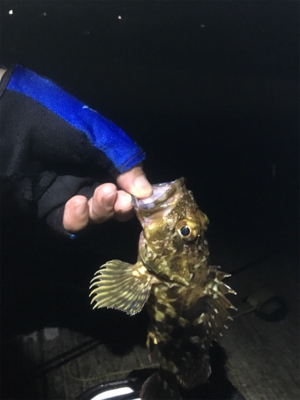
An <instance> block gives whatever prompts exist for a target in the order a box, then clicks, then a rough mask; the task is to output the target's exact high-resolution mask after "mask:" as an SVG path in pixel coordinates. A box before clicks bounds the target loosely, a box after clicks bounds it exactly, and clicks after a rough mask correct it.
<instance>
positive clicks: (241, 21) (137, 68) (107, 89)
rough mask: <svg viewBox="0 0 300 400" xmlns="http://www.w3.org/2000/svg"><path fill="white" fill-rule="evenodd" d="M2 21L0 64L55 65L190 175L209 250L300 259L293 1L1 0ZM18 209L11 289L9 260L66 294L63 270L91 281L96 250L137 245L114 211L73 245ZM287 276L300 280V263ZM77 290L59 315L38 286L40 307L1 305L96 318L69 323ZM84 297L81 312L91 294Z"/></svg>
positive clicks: (10, 250) (154, 168) (9, 251)
mask: <svg viewBox="0 0 300 400" xmlns="http://www.w3.org/2000/svg"><path fill="white" fill-rule="evenodd" d="M10 10H13V13H10ZM1 28H2V32H1V63H2V64H3V65H6V66H8V65H9V64H10V63H14V62H17V63H19V64H22V65H23V66H24V67H27V68H29V69H32V70H34V71H35V72H37V73H38V74H40V75H42V76H47V77H48V78H50V79H52V80H53V81H55V82H56V83H58V84H59V85H60V86H61V87H63V88H64V89H65V90H66V91H68V92H69V93H71V94H73V95H75V96H76V97H77V98H79V99H80V100H82V101H83V102H85V103H86V104H88V105H89V106H90V107H91V108H94V109H96V110H97V111H99V112H100V113H101V114H102V115H104V116H105V117H107V118H109V119H110V120H112V121H113V122H114V123H115V124H117V125H119V126H120V127H121V128H122V129H124V130H125V132H127V133H128V134H129V136H131V138H132V139H133V140H135V141H136V142H137V143H138V144H139V145H140V146H141V147H142V148H143V149H144V150H145V152H146V155H147V158H146V161H145V163H144V169H145V171H146V174H147V176H148V179H149V180H150V181H151V182H152V183H158V182H165V181H171V180H174V179H176V178H179V177H181V176H184V177H185V178H186V181H187V186H188V188H189V189H191V190H192V191H193V193H194V196H195V198H196V200H197V202H198V204H199V207H200V208H201V209H202V210H203V211H204V212H205V213H206V214H207V215H208V217H209V219H210V221H211V223H210V226H209V233H208V238H209V242H210V244H211V252H212V256H213V257H214V256H215V257H216V259H218V254H214V252H217V251H218V248H219V246H222V248H223V247H224V246H226V247H228V248H230V250H231V251H232V252H234V251H235V249H238V251H241V252H247V253H248V257H247V259H248V260H252V261H253V260H254V261H255V260H257V259H260V258H263V257H269V256H270V257H276V254H279V253H280V255H281V257H284V256H285V255H287V256H288V257H293V258H295V259H297V257H298V246H299V227H298V226H299V96H298V91H299V85H298V79H299V69H298V66H299V29H298V28H299V3H298V2H297V1H285V2H283V1H278V2H277V1H185V2H183V1H67V0H66V1H62V0H61V1H42V0H41V1H35V0H31V1H17V0H15V1H5V0H3V1H2V3H1ZM106 176H107V175H106V173H104V172H103V179H106ZM110 179H112V178H110ZM9 212H11V213H12V215H13V217H12V219H13V222H12V225H10V226H9V228H8V229H7V231H5V230H3V231H2V238H3V236H5V238H4V239H2V240H4V243H5V245H3V246H2V248H3V253H4V256H3V258H4V261H3V263H4V272H3V277H6V275H7V276H8V280H10V279H11V280H12V281H13V283H12V286H11V287H14V285H15V281H14V279H13V278H12V272H11V271H13V274H14V276H20V277H21V276H22V279H23V278H24V276H25V277H26V278H28V279H29V281H30V283H29V286H30V287H31V285H32V287H34V282H43V279H47V282H48V283H47V285H48V286H49V287H48V286H47V285H46V286H47V288H46V289H47V290H46V293H48V292H49V293H50V292H51V291H52V290H53V287H54V286H55V289H54V291H55V292H56V291H57V293H56V295H57V296H58V297H59V296H60V289H59V288H60V287H62V286H59V285H65V284H66V282H67V284H69V283H70V284H72V285H75V286H82V287H84V290H85V288H87V287H88V281H89V279H90V278H91V275H92V274H93V272H94V271H95V266H96V268H97V266H98V265H99V264H100V263H101V261H105V260H107V259H110V258H111V257H112V258H121V259H124V260H126V261H128V262H130V261H134V259H135V257H136V251H137V249H136V248H137V234H138V232H139V230H140V228H139V226H138V224H137V222H136V221H131V222H128V223H125V224H118V223H114V222H112V223H108V224H107V226H105V227H103V226H102V227H100V228H99V229H98V230H96V229H95V235H92V237H91V238H90V239H89V240H90V241H87V240H83V244H82V247H80V246H81V245H79V246H78V247H77V246H73V245H70V244H69V243H66V241H65V239H61V238H57V237H56V236H55V234H54V233H52V232H49V231H48V230H47V229H46V228H44V227H43V226H40V223H39V222H38V221H33V220H28V217H26V216H22V215H21V217H20V218H24V221H25V222H24V225H23V227H22V228H21V227H18V223H19V221H20V220H19V219H18V218H19V214H18V213H19V210H17V208H15V209H11V207H10V208H9ZM21 214H22V213H21ZM26 218H27V219H26ZM32 221H33V222H32ZM4 226H5V227H6V228H7V222H6V224H5V221H4ZM7 232H8V233H7ZM28 232H29V233H28ZM37 232H38V233H37ZM40 232H42V233H40ZM12 238H13V239H12ZM16 246H18V249H19V251H18V256H17V255H16V254H14V252H15V249H16ZM75 247H76V248H75ZM54 248H55V251H54V253H53V249H54ZM50 254H51V256H49V255H50ZM49 257H50V258H49ZM89 258H90V259H89ZM51 260H52V261H53V260H55V262H54V264H55V265H54V266H53V262H51ZM74 260H76V261H75V262H74ZM86 260H88V262H87V261H86ZM99 260H100V261H99ZM41 262H42V263H43V265H44V268H43V269H42V270H41V267H40V265H41ZM12 266H13V267H12ZM235 267H236V266H234V265H231V266H230V265H226V268H225V269H226V270H230V271H233V270H234V269H235ZM239 267H240V265H239ZM11 268H13V270H11ZM274 268H276V267H274ZM25 271H26V273H25ZM28 271H29V272H28ZM70 271H72V274H71V275H72V276H71V278H70ZM286 274H291V277H292V279H297V278H298V269H297V271H296V270H295V269H293V270H291V271H289V270H288V267H287V270H286ZM275 275H276V273H275ZM45 277H46V278H45ZM49 282H50V283H49ZM51 282H60V283H59V284H58V285H55V284H53V286H51ZM7 290H8V289H7ZM12 290H13V289H12ZM14 290H16V288H15V289H14ZM30 290H31V289H30ZM32 290H33V289H32ZM34 290H35V289H34ZM68 290H70V292H68V293H70V296H69V295H68V296H69V297H68V296H67V295H66V294H65V293H66V292H64V295H62V297H63V296H65V300H64V301H65V303H64V304H65V305H64V306H63V307H62V308H61V309H60V310H59V313H58V314H57V313H55V312H54V311H53V307H52V306H53V305H51V304H49V305H48V306H46V307H48V308H47V312H46V313H44V310H45V309H43V312H42V311H41V310H39V307H41V308H43V307H44V306H42V305H41V302H44V301H45V299H43V296H46V297H47V300H46V301H45V303H44V304H46V303H47V301H48V302H49V299H48V296H47V295H45V293H43V290H41V289H39V290H37V292H39V293H36V294H35V298H34V299H33V298H30V299H28V300H27V301H28V304H30V308H31V309H32V310H33V311H32V316H28V315H27V317H26V318H25V317H24V315H23V316H22V317H20V316H18V317H17V318H15V319H14V317H13V316H12V315H13V314H14V312H13V313H11V311H4V312H3V318H4V319H5V321H6V323H7V324H8V328H7V330H5V334H6V335H11V334H14V333H24V332H27V333H28V332H29V331H30V330H31V329H32V328H33V327H34V328H35V329H37V328H41V327H42V326H49V325H51V324H62V325H63V324H67V325H68V324H69V325H70V326H71V327H72V328H74V329H79V328H78V326H80V327H81V328H82V330H86V331H89V329H92V326H94V325H93V324H96V323H97V322H96V321H95V320H94V316H91V317H90V318H91V320H92V322H90V320H89V322H86V323H85V324H82V323H81V322H78V321H77V322H74V323H73V321H71V317H70V321H69V322H66V318H65V315H66V314H68V315H71V314H72V302H70V304H67V303H68V300H66V299H68V298H70V297H72V289H71V288H69V289H68ZM47 291H48V292H47ZM38 296H41V298H39V297H38ZM25 297H26V296H25ZM58 297H57V298H58ZM37 299H39V301H38V302H37V301H36V300H37ZM81 299H82V298H81V297H80V295H79V294H78V304H79V302H80V301H82V300H81ZM76 301H77V300H76ZM37 303H38V304H39V306H37ZM11 306H12V307H13V304H11ZM31 306H32V307H31ZM85 307H87V308H85ZM79 308H80V310H79V311H78V315H79V314H80V311H82V313H86V312H87V309H88V306H86V305H85V304H84V305H79ZM70 310H71V311H70ZM75 313H76V314H77V311H76V312H75ZM45 314H47V315H45ZM8 315H9V316H8ZM142 318H144V317H141V318H140V320H142ZM125 319H126V318H125V317H124V319H123V316H122V317H120V320H121V322H118V324H121V323H122V321H123V322H124V321H125ZM7 321H8V322H7ZM62 321H63V322H62ZM113 323H115V324H117V322H116V321H114V322H113ZM130 323H132V320H130ZM83 325H84V326H83ZM137 325H138V323H136V326H137ZM54 326H55V325H54ZM81 328H80V329H81ZM137 329H139V328H137ZM110 334H114V333H112V331H111V330H107V335H110ZM125 335H126V333H125Z"/></svg>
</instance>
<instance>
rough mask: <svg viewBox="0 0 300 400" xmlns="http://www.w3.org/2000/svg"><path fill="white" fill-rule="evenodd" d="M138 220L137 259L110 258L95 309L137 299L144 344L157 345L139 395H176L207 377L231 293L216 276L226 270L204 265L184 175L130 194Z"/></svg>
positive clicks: (199, 218)
mask: <svg viewBox="0 0 300 400" xmlns="http://www.w3.org/2000/svg"><path fill="white" fill-rule="evenodd" d="M133 205H134V208H135V212H136V215H137V217H138V219H139V221H140V223H141V225H142V228H143V230H142V232H141V235H140V240H139V253H138V259H137V262H136V264H134V265H132V264H128V263H125V262H123V261H119V260H112V261H109V262H107V263H106V264H104V265H103V266H102V267H100V269H99V271H97V272H96V274H95V275H96V276H95V277H94V279H93V280H92V285H91V287H92V288H93V290H92V292H91V295H92V296H93V298H92V303H93V302H95V304H94V308H101V307H109V308H116V309H118V310H121V311H125V312H126V313H128V314H130V315H133V314H136V313H138V312H140V311H141V310H142V308H143V307H144V305H145V304H146V307H147V309H148V312H149V315H150V327H149V331H148V339H147V346H148V348H149V349H150V351H151V352H153V351H154V350H155V349H158V353H159V357H160V369H159V371H158V372H157V373H156V374H154V375H152V376H151V377H150V378H148V379H147V381H146V382H145V383H144V385H143V388H142V391H141V397H142V399H147V400H148V399H149V400H150V399H152V400H154V399H158V398H174V399H177V398H180V395H179V392H178V390H177V384H179V385H180V386H181V387H183V388H185V389H192V388H194V387H195V386H197V385H199V384H201V383H204V382H206V381H207V379H208V377H209V375H210V373H211V370H210V360H209V355H208V353H209V347H210V344H211V342H212V340H213V339H215V338H216V337H217V336H218V334H219V333H220V331H221V330H222V328H223V327H224V324H225V321H226V320H227V319H228V318H230V315H229V312H228V309H229V308H234V307H233V305H232V304H231V302H230V301H229V300H228V299H227V298H226V297H225V295H226V294H227V293H235V292H234V291H233V290H231V289H230V288H229V287H228V286H227V285H225V284H224V283H223V282H222V281H223V279H224V278H225V277H227V276H230V275H228V274H225V273H223V272H221V271H219V267H216V266H208V257H209V250H208V245H207V241H206V240H205V231H206V229H207V224H208V222H209V221H208V218H207V216H206V215H205V214H204V213H203V212H202V211H200V209H199V208H198V206H197V204H196V202H195V200H194V197H193V194H192V192H191V191H189V190H187V188H186V186H185V183H184V178H181V179H177V180H175V181H174V182H170V183H162V184H158V185H153V194H152V195H151V196H150V197H149V198H147V199H143V200H138V199H137V198H134V197H133Z"/></svg>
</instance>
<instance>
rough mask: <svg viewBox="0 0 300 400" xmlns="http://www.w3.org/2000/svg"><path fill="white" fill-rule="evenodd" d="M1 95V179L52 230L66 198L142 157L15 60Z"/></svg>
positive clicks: (0, 87)
mask: <svg viewBox="0 0 300 400" xmlns="http://www.w3.org/2000/svg"><path fill="white" fill-rule="evenodd" d="M0 96H1V97H0V99H1V100H0V119H1V142H0V163H1V164H0V165H1V182H3V181H4V180H5V181H7V180H13V181H14V183H17V185H18V187H19V188H20V190H21V191H22V193H23V195H24V197H25V198H26V199H27V200H29V201H32V202H34V203H36V204H37V213H38V216H39V217H41V218H46V219H47V221H48V223H50V224H51V225H52V226H55V228H56V229H58V226H62V224H61V218H60V220H59V222H57V216H58V215H60V217H61V215H62V207H63V205H64V204H65V202H66V201H67V200H68V199H69V198H71V197H72V196H74V195H75V194H78V193H81V194H85V195H86V196H87V197H89V196H91V194H92V188H93V187H94V186H95V183H96V182H102V180H103V176H106V173H105V171H106V170H109V171H110V173H111V174H113V175H114V176H117V175H118V174H120V173H122V172H125V171H127V170H129V169H130V168H132V167H134V166H135V165H137V164H138V163H140V162H141V161H142V160H143V159H144V157H145V155H144V153H143V151H142V150H141V149H140V148H139V147H138V146H137V145H136V144H135V143H134V142H133V141H132V140H131V139H130V138H129V137H128V136H127V135H126V134H125V133H124V132H123V131H122V130H121V129H120V128H118V127H117V126H115V125H114V124H113V123H112V122H110V121H108V120H107V119H105V118H104V117H103V116H101V115H100V114H98V113H97V112H96V111H94V110H91V109H90V108H89V107H88V106H86V105H85V104H83V103H81V102H80V101H78V100H77V99H75V98H74V97H73V96H71V95H69V94H68V93H66V92H64V91H63V90H62V89H61V88H59V87H58V86H56V85H55V84H54V83H53V82H51V81H49V80H48V79H45V78H41V77H40V76H38V75H36V74H35V73H34V72H32V71H29V70H27V69H25V68H23V67H21V66H19V65H17V66H15V67H13V68H11V69H9V70H7V71H6V73H5V74H4V76H3V77H2V80H1V83H0ZM54 211H55V212H54ZM51 214H53V215H54V217H53V218H54V220H55V222H53V221H54V220H53V218H52V217H51Z"/></svg>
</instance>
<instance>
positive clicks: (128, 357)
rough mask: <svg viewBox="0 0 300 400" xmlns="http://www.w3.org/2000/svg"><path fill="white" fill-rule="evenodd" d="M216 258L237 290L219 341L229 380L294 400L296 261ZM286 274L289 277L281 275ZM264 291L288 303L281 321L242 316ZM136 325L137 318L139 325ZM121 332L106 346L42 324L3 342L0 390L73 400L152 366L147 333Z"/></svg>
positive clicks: (253, 395)
mask: <svg viewBox="0 0 300 400" xmlns="http://www.w3.org/2000/svg"><path fill="white" fill-rule="evenodd" d="M215 261H216V262H218V263H219V261H223V266H224V267H223V269H224V270H227V271H228V270H230V268H231V269H232V270H234V269H236V270H237V273H235V274H234V275H233V276H232V277H231V278H229V280H228V283H229V284H230V286H232V287H234V288H235V289H236V291H237V292H238V295H237V296H236V297H233V296H232V301H233V302H234V303H235V304H236V306H237V307H238V308H239V311H238V316H237V317H236V318H234V320H233V322H230V323H229V329H228V331H225V332H224V335H223V337H222V338H221V339H220V341H219V344H220V345H221V347H222V348H223V350H224V351H225V353H226V361H225V370H226V372H227V375H228V378H229V380H230V382H231V383H232V384H233V386H234V387H235V388H236V389H237V390H238V391H239V392H240V393H241V394H242V395H243V396H244V398H245V399H246V400H257V399H261V400H283V399H285V400H298V399H299V398H300V390H299V337H300V336H299V302H298V294H299V290H298V283H297V272H296V271H297V269H298V265H297V260H296V259H295V258H290V259H288V258H287V257H286V256H280V255H277V256H274V257H271V258H268V259H267V260H262V261H261V262H260V261H259V260H250V259H248V260H246V259H245V257H242V256H241V257H240V259H239V258H238V257H236V255H235V259H233V258H232V254H231V253H230V252H228V251H227V250H226V249H225V250H224V251H223V252H222V251H221V250H220V252H219V253H218V257H216V260H215ZM247 261H248V264H249V265H252V266H251V268H246V269H243V268H241V269H240V271H238V268H239V267H241V265H243V266H245V265H247ZM251 263H252V264H251ZM287 269H288V270H289V273H286V270H287ZM270 277H272V278H270ZM266 286H268V287H269V288H271V290H272V291H274V293H276V295H278V296H280V298H282V299H284V301H285V302H286V304H287V307H288V312H287V316H286V317H285V318H284V319H282V320H280V321H277V322H269V321H266V320H263V319H261V318H259V317H258V316H257V315H256V314H255V313H254V312H248V311H249V310H250V309H251V307H250V306H249V304H248V303H247V302H246V301H245V299H246V298H247V296H249V295H250V294H251V293H254V292H255V291H256V290H258V289H260V288H263V287H266ZM108 311H109V312H110V313H112V314H111V315H113V318H121V320H122V318H123V316H122V317H121V316H120V315H119V313H118V312H116V311H113V310H108ZM124 318H125V319H126V318H127V316H125V317H124ZM127 320H128V321H129V327H130V324H132V329H133V330H135V331H136V329H137V325H136V323H135V317H134V318H127ZM143 323H145V321H144V319H141V321H139V322H138V324H143ZM113 328H114V327H113V325H112V329H113ZM124 329H128V327H127V328H124ZM145 329H146V328H145ZM108 331H109V328H108ZM129 331H130V328H129ZM124 332H125V331H124ZM124 332H122V329H120V331H119V332H118V333H116V332H114V335H113V339H112V340H113V342H111V343H109V341H108V342H106V343H104V342H103V340H101V339H99V338H97V337H96V336H95V335H89V334H85V333H79V332H78V331H76V330H74V329H69V328H63V327H45V328H43V329H40V330H37V331H34V332H31V333H29V334H27V335H18V336H15V337H13V338H10V339H7V340H4V341H3V343H2V359H3V357H4V360H5V368H4V369H5V370H4V371H2V375H3V378H2V379H4V380H5V382H6V386H7V382H10V390H11V397H6V398H13V399H45V400H51V399H52V400H60V399H75V398H76V397H77V396H79V395H80V394H81V393H82V392H84V391H85V390H87V389H88V388H90V387H92V386H95V385H97V384H99V383H103V382H107V381H113V380H118V379H121V378H124V377H126V376H128V374H130V372H131V371H133V370H141V369H145V368H154V367H156V365H155V364H151V363H150V362H149V360H148V352H147V350H146V348H145V346H144V345H143V341H144V336H145V332H146V330H145V331H143V329H142V331H141V332H142V333H139V334H138V336H139V338H135V335H134V334H133V335H132V338H129V340H128V335H127V334H126V333H124ZM116 338H117V340H116ZM122 338H123V339H122ZM118 340H119V342H118ZM217 362H218V360H217ZM222 362H223V361H222ZM214 363H215V361H214ZM214 363H213V365H214ZM2 364H3V363H2ZM2 370H3V365H2ZM201 398H202V397H201ZM203 398H204V397H203ZM205 398H206V397H205ZM208 398H215V399H216V398H219V399H221V398H222V397H208ZM225 398H228V397H224V399H225Z"/></svg>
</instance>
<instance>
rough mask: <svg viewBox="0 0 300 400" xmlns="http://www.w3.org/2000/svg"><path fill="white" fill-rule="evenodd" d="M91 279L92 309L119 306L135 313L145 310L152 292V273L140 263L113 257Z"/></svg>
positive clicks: (119, 308)
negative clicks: (131, 262)
mask: <svg viewBox="0 0 300 400" xmlns="http://www.w3.org/2000/svg"><path fill="white" fill-rule="evenodd" d="M95 275H96V276H95V277H94V278H93V279H92V281H91V282H92V285H91V286H90V288H95V289H93V290H92V292H91V294H90V296H93V299H92V301H91V303H93V302H95V304H94V307H93V308H102V307H108V308H116V309H118V310H121V311H124V312H126V313H127V314H130V315H134V314H136V313H138V312H140V311H141V310H142V308H143V307H144V305H145V303H146V301H147V300H148V297H149V295H150V290H151V285H152V283H153V281H154V279H156V278H154V277H153V275H151V274H149V272H148V270H147V268H146V267H145V266H144V265H143V264H142V263H141V262H137V263H136V264H134V265H132V264H128V263H125V262H123V261H119V260H112V261H109V262H107V263H106V264H104V265H103V266H102V267H101V268H100V269H99V270H98V271H97V272H96V274H95Z"/></svg>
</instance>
